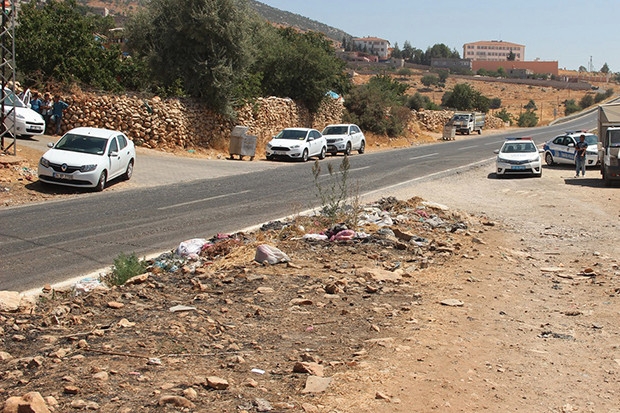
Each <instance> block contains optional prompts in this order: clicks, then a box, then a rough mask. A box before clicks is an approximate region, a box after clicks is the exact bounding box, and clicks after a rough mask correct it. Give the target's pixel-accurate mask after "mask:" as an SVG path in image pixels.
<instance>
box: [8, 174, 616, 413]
mask: <svg viewBox="0 0 620 413" xmlns="http://www.w3.org/2000/svg"><path fill="white" fill-rule="evenodd" d="M492 172H493V165H492V164H489V165H485V166H482V167H478V168H475V169H472V170H470V171H467V172H464V173H459V174H457V175H454V176H450V177H445V178H442V179H439V180H434V181H432V182H420V183H417V184H415V185H412V186H411V187H409V188H406V189H402V190H399V191H398V192H396V191H393V192H390V193H383V194H376V197H375V199H374V200H368V202H375V203H377V201H379V200H381V202H378V203H377V204H376V207H377V208H378V209H377V210H369V211H368V212H369V213H370V212H372V213H376V214H379V215H378V216H379V217H381V216H382V215H380V214H381V211H388V212H389V216H390V217H391V219H392V223H391V225H388V226H387V227H381V226H380V225H379V224H377V223H376V222H375V224H368V225H366V226H364V227H363V230H364V231H365V233H367V234H369V235H370V236H369V237H368V238H365V239H358V240H349V241H341V242H329V241H308V240H304V239H301V237H302V236H303V234H304V233H308V232H312V231H314V230H317V231H318V230H319V227H320V226H319V225H317V223H316V222H314V221H312V220H310V221H305V222H303V226H304V229H303V230H302V229H301V228H299V226H293V227H288V228H287V229H285V228H282V227H278V226H277V225H276V226H274V227H273V228H271V229H269V230H268V231H262V232H258V233H256V234H245V235H239V236H236V237H234V238H231V239H226V238H223V239H220V241H221V242H218V243H216V244H214V245H216V246H217V247H216V248H214V249H207V250H205V253H204V254H201V257H202V258H201V261H200V265H197V263H181V262H174V261H172V262H171V261H170V260H169V259H167V258H162V259H161V261H160V263H159V264H157V263H154V265H153V267H152V269H151V271H150V272H149V275H148V276H147V277H146V279H145V280H144V281H143V282H142V283H140V284H135V285H131V286H124V287H120V288H118V287H117V288H114V289H111V290H96V291H92V292H89V293H87V294H82V295H79V296H77V297H72V295H71V294H70V292H61V291H53V292H51V291H50V292H47V293H46V294H45V295H44V300H43V301H41V302H39V303H38V304H37V306H36V307H35V308H33V309H31V310H29V311H25V312H22V313H9V312H2V313H0V322H1V323H0V326H1V328H2V331H3V333H4V334H2V338H1V339H0V340H2V348H3V351H4V352H5V353H0V354H2V357H1V358H0V360H1V361H0V397H2V399H8V398H9V397H10V396H21V395H22V394H25V393H27V392H31V391H36V392H39V393H40V394H41V395H42V396H44V397H46V398H47V399H46V402H47V404H48V405H51V406H52V407H55V409H56V410H57V411H74V410H76V409H80V408H91V409H98V410H99V411H102V412H131V411H144V412H155V411H179V410H183V411H192V412H203V411H204V412H206V411H220V412H243V411H247V412H256V411H291V412H298V411H299V412H302V411H303V412H428V411H430V410H436V411H460V412H471V411H482V410H488V411H527V412H549V411H554V412H578V411H579V412H583V411H589V412H617V411H618V407H617V406H618V405H620V396H619V395H618V391H617V388H618V382H619V379H618V377H620V350H619V348H618V337H619V336H620V327H618V324H617V317H618V308H619V303H618V300H619V299H620V298H619V294H620V269H619V264H618V260H617V257H618V254H619V253H620V248H619V247H618V245H617V243H616V242H615V240H616V239H617V228H618V218H619V215H618V208H617V205H618V201H620V195H619V191H618V188H617V187H616V188H606V187H604V186H603V185H602V182H601V179H600V175H599V173H598V171H594V170H589V171H588V173H587V176H586V178H579V179H573V178H572V176H573V171H572V169H571V168H563V167H555V168H547V167H545V168H544V173H543V177H542V178H540V179H535V178H515V179H501V180H498V179H495V177H494V174H493V173H492ZM398 200H400V201H398ZM405 200H408V201H405ZM423 200H427V201H431V203H430V204H429V203H426V204H425V203H424V202H423ZM442 205H445V206H446V207H443V206H442ZM300 224H301V223H300ZM388 228H389V230H390V231H392V232H390V231H388ZM213 241H217V240H213ZM261 244H269V245H272V246H275V247H277V248H279V249H280V250H281V251H283V252H285V253H286V254H288V255H289V256H290V258H291V262H290V264H288V265H286V264H278V265H267V266H263V265H260V264H258V263H256V262H254V261H253V259H254V256H255V252H256V248H257V246H258V245H261ZM171 247H172V248H174V247H175V246H171ZM207 251H208V252H207ZM174 265H176V267H177V268H174ZM179 306H180V307H179ZM314 386H317V387H314ZM321 386H323V387H321Z"/></svg>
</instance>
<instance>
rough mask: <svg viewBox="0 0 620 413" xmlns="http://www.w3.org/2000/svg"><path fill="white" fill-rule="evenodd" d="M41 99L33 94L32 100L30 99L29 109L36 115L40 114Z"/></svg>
mask: <svg viewBox="0 0 620 413" xmlns="http://www.w3.org/2000/svg"><path fill="white" fill-rule="evenodd" d="M42 103H43V102H41V99H39V94H38V93H37V92H34V93H33V94H32V98H30V109H32V110H34V111H35V112H37V113H39V114H40V113H41V104H42Z"/></svg>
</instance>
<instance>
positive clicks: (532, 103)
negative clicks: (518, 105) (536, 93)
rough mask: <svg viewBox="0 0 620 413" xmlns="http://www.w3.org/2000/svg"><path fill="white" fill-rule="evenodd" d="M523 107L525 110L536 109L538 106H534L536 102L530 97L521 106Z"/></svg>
mask: <svg viewBox="0 0 620 413" xmlns="http://www.w3.org/2000/svg"><path fill="white" fill-rule="evenodd" d="M523 109H526V110H537V109H538V108H537V107H536V102H534V99H530V101H529V102H527V104H526V105H525V106H523Z"/></svg>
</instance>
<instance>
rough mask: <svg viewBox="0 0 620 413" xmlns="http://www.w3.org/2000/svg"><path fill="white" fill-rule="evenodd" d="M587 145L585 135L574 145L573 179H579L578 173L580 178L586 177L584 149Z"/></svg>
mask: <svg viewBox="0 0 620 413" xmlns="http://www.w3.org/2000/svg"><path fill="white" fill-rule="evenodd" d="M587 148H588V143H587V142H586V135H581V136H580V137H579V142H577V145H575V178H579V172H580V171H581V176H586V149H587Z"/></svg>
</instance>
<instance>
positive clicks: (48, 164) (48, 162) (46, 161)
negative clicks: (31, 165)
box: [39, 157, 50, 168]
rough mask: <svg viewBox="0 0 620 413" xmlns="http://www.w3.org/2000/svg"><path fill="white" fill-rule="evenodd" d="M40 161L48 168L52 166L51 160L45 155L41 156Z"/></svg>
mask: <svg viewBox="0 0 620 413" xmlns="http://www.w3.org/2000/svg"><path fill="white" fill-rule="evenodd" d="M39 163H40V164H41V166H44V167H46V168H49V166H50V161H48V160H47V159H45V158H44V157H41V159H39Z"/></svg>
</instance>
